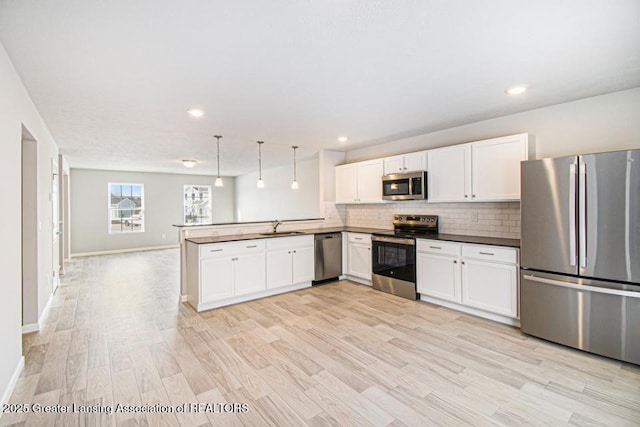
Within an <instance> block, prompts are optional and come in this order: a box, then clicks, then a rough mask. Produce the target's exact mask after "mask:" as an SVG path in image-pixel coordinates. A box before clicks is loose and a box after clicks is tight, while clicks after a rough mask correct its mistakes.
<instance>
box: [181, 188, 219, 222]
mask: <svg viewBox="0 0 640 427" xmlns="http://www.w3.org/2000/svg"><path fill="white" fill-rule="evenodd" d="M188 187H191V188H193V187H197V188H200V187H205V188H207V189H208V196H207V198H208V202H209V216H208V218H209V222H193V223H190V222H187V213H186V208H187V203H186V199H185V197H184V196H185V195H186V191H187V188H188ZM203 218H205V217H203ZM182 221H183V223H184V224H185V225H186V224H189V225H200V224H211V223H213V186H212V185H211V184H184V185H183V187H182Z"/></svg>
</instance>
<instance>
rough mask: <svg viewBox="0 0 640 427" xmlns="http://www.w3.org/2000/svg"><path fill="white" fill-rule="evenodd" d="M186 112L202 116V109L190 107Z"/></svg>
mask: <svg viewBox="0 0 640 427" xmlns="http://www.w3.org/2000/svg"><path fill="white" fill-rule="evenodd" d="M187 113H189V114H191V115H192V116H193V117H202V116H204V111H202V110H201V109H199V108H190V109H188V110H187Z"/></svg>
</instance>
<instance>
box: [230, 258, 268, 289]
mask: <svg viewBox="0 0 640 427" xmlns="http://www.w3.org/2000/svg"><path fill="white" fill-rule="evenodd" d="M235 263H236V264H235V266H234V270H235V295H246V294H252V293H254V292H259V291H263V290H264V289H265V277H264V265H265V259H264V250H262V251H260V252H259V253H248V254H244V255H238V256H237V257H236V261H235Z"/></svg>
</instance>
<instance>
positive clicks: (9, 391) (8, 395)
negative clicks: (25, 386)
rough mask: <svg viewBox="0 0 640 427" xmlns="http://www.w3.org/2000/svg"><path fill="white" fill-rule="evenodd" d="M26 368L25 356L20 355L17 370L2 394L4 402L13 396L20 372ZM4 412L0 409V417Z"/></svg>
mask: <svg viewBox="0 0 640 427" xmlns="http://www.w3.org/2000/svg"><path fill="white" fill-rule="evenodd" d="M23 368H24V356H20V360H19V361H18V366H16V370H15V371H13V375H12V376H11V380H9V384H7V387H6V388H5V389H4V393H3V394H2V404H3V405H4V404H5V403H7V402H8V401H9V399H10V398H11V394H13V391H14V390H15V388H16V384H17V383H18V378H20V374H21V373H22V369H23ZM2 414H3V412H2V411H0V418H2Z"/></svg>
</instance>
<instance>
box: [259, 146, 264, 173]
mask: <svg viewBox="0 0 640 427" xmlns="http://www.w3.org/2000/svg"><path fill="white" fill-rule="evenodd" d="M262 144H264V141H258V172H259V176H258V179H259V180H260V181H262Z"/></svg>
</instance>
